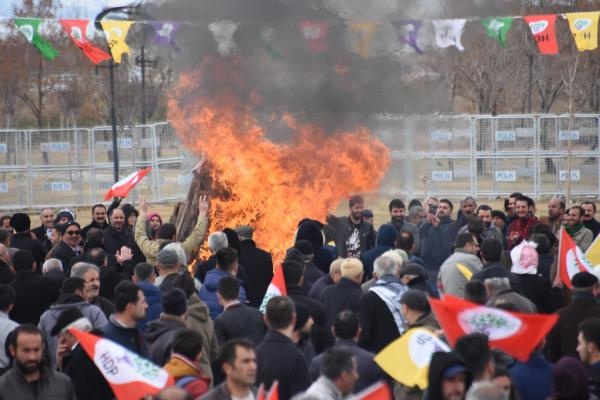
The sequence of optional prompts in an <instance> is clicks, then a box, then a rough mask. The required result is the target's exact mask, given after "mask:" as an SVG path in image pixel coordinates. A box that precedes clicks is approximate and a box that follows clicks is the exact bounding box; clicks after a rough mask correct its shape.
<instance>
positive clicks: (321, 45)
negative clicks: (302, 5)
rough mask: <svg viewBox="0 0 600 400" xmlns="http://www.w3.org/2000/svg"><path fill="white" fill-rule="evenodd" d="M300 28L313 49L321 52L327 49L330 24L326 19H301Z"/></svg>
mask: <svg viewBox="0 0 600 400" xmlns="http://www.w3.org/2000/svg"><path fill="white" fill-rule="evenodd" d="M298 29H300V32H301V33H302V37H303V38H304V39H306V40H307V41H308V46H309V47H310V49H311V50H313V51H316V52H319V53H322V52H324V51H325V50H327V32H328V30H329V24H328V23H327V22H326V21H300V22H299V23H298Z"/></svg>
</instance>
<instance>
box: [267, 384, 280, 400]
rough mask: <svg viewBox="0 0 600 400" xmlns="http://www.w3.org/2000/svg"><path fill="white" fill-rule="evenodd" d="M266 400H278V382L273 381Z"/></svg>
mask: <svg viewBox="0 0 600 400" xmlns="http://www.w3.org/2000/svg"><path fill="white" fill-rule="evenodd" d="M266 400H279V381H277V380H276V381H273V383H272V384H271V389H269V393H267V398H266Z"/></svg>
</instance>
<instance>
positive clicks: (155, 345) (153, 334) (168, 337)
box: [146, 288, 187, 365]
mask: <svg viewBox="0 0 600 400" xmlns="http://www.w3.org/2000/svg"><path fill="white" fill-rule="evenodd" d="M160 303H161V305H162V310H163V311H162V313H161V314H160V318H159V319H157V320H155V321H150V322H149V323H148V324H147V325H146V340H147V341H148V344H149V345H150V359H151V360H152V361H153V362H154V363H156V364H157V365H164V364H165V363H166V362H167V361H169V356H170V354H169V352H170V349H171V342H172V341H173V337H174V336H175V334H176V333H177V331H179V330H180V329H185V328H187V323H186V320H187V296H186V295H185V293H184V292H183V290H181V289H177V288H175V289H168V290H166V291H163V293H162V295H161V298H160Z"/></svg>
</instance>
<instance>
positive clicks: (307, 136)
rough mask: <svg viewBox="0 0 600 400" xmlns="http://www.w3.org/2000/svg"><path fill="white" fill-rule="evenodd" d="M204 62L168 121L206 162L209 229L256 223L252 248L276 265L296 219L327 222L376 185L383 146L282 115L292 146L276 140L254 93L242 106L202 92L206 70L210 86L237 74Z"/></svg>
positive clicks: (363, 132)
mask: <svg viewBox="0 0 600 400" xmlns="http://www.w3.org/2000/svg"><path fill="white" fill-rule="evenodd" d="M204 65H205V68H199V69H198V70H195V71H192V72H188V73H185V74H182V75H181V77H180V78H179V81H178V84H177V86H176V89H175V91H174V93H173V95H172V96H171V97H170V99H169V120H170V121H171V123H172V124H173V126H174V128H175V129H176V131H177V134H178V136H179V137H180V139H181V140H182V142H183V144H184V146H186V147H187V148H188V149H190V150H192V151H193V152H195V153H196V154H198V155H200V154H204V156H205V158H206V159H207V161H208V162H209V164H210V168H211V170H210V174H211V178H212V181H213V188H214V190H213V196H212V198H211V210H210V217H211V231H215V230H221V229H223V228H225V227H234V226H237V225H250V226H253V227H254V228H255V234H254V240H255V241H256V243H257V245H258V246H259V247H262V248H265V249H267V250H268V251H271V252H272V254H273V256H274V259H275V261H276V264H275V265H277V262H278V261H281V260H282V259H283V255H284V254H285V250H286V249H287V248H288V247H290V246H292V245H293V243H292V240H293V235H294V232H295V230H296V228H297V224H298V222H299V221H300V220H301V219H303V218H306V217H308V218H313V219H317V220H321V221H324V219H325V217H326V216H327V214H328V212H329V211H331V210H333V209H334V208H335V207H336V206H337V204H338V203H339V202H340V200H342V199H343V198H344V197H346V196H348V195H349V194H352V193H357V192H365V191H372V190H374V189H376V188H377V187H378V186H379V183H380V181H381V179H382V178H383V176H384V174H385V172H386V171H387V169H388V166H389V163H390V159H389V152H388V149H387V148H386V147H385V145H383V144H382V143H381V142H380V141H379V140H376V139H374V138H373V137H372V136H371V134H370V131H369V130H368V129H367V128H365V127H357V128H355V129H354V130H351V131H348V132H335V133H332V134H330V133H326V132H325V131H324V130H323V129H322V128H321V127H319V126H316V125H314V124H309V123H302V122H298V121H297V120H296V119H295V118H294V117H292V116H291V115H287V114H286V115H284V116H283V117H281V121H283V122H285V124H286V125H287V126H288V127H289V128H290V129H291V130H292V131H293V139H292V142H291V143H288V144H280V143H274V142H272V141H270V140H268V139H267V138H266V137H265V133H266V132H265V128H264V127H263V126H261V124H260V122H259V121H258V120H257V118H256V117H255V115H254V108H255V106H256V105H257V103H259V102H260V101H261V99H260V96H258V95H257V93H256V91H253V90H249V91H248V93H249V94H248V98H249V99H250V100H248V101H242V100H240V98H239V97H236V96H234V95H233V94H232V91H231V90H229V89H222V90H221V89H217V90H215V91H214V92H212V93H211V94H210V95H209V94H207V92H206V91H205V90H203V88H202V85H203V84H204V83H206V82H205V81H204V80H205V79H207V76H208V75H209V74H210V71H208V73H206V72H207V71H205V70H206V69H208V67H215V68H216V72H215V73H214V74H213V75H212V78H213V81H212V82H211V84H212V85H213V87H214V85H215V81H216V85H217V86H218V85H219V84H220V83H225V82H226V81H227V79H229V78H231V80H230V81H229V82H227V86H231V85H232V84H235V83H236V82H235V79H236V75H235V74H230V73H228V72H227V70H228V68H229V69H230V70H229V72H232V70H231V63H230V64H229V66H227V65H226V64H225V63H224V62H223V63H222V64H221V63H215V62H214V61H210V62H205V63H204ZM233 69H235V68H233ZM237 76H239V75H237ZM237 83H239V82H237ZM224 86H225V85H224ZM290 95H292V94H290ZM271 118H275V119H277V118H276V117H274V116H271Z"/></svg>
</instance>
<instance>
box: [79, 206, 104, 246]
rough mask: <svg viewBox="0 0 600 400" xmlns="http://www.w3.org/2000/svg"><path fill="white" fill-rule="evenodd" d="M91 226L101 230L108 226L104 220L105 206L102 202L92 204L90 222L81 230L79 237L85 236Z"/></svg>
mask: <svg viewBox="0 0 600 400" xmlns="http://www.w3.org/2000/svg"><path fill="white" fill-rule="evenodd" d="M92 228H98V229H100V230H101V231H103V230H105V229H106V228H108V221H107V220H106V207H104V205H103V204H94V205H93V206H92V222H90V224H89V225H87V226H85V227H84V228H83V229H82V230H81V237H82V238H87V233H88V231H89V230H90V229H92Z"/></svg>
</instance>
